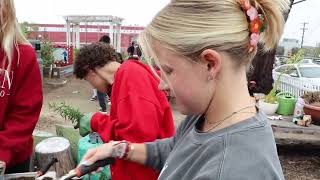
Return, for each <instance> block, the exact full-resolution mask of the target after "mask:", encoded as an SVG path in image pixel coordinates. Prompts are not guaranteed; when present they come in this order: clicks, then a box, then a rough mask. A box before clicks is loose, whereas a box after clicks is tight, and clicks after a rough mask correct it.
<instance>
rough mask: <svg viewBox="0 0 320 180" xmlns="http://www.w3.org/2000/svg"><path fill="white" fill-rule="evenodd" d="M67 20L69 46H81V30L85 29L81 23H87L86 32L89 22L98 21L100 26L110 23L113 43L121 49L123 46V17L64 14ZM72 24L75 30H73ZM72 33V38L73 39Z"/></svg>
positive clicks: (116, 47)
mask: <svg viewBox="0 0 320 180" xmlns="http://www.w3.org/2000/svg"><path fill="white" fill-rule="evenodd" d="M64 19H65V21H66V29H67V32H66V33H67V34H66V38H67V39H66V42H67V45H68V46H71V45H72V46H74V47H75V48H80V31H81V32H83V30H82V29H81V28H80V24H85V30H84V31H85V32H87V25H88V23H97V24H98V26H99V25H101V24H103V25H105V24H107V25H109V29H108V31H107V32H108V33H109V36H110V40H111V44H112V45H113V47H114V48H115V49H116V50H117V51H120V46H121V24H122V21H123V18H120V17H116V16H102V15H101V16H90V15H89V16H88V15H69V16H64ZM71 26H72V27H73V31H72V32H71ZM71 35H72V40H71Z"/></svg>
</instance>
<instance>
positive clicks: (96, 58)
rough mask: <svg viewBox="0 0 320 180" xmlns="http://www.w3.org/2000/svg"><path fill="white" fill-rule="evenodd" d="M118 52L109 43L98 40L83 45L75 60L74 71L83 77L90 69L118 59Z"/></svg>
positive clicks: (80, 77) (79, 76)
mask: <svg viewBox="0 0 320 180" xmlns="http://www.w3.org/2000/svg"><path fill="white" fill-rule="evenodd" d="M116 57H117V54H116V52H115V50H114V49H113V48H112V47H111V46H110V45H108V44H106V43H102V42H98V43H92V44H90V45H86V46H84V47H82V48H81V49H80V51H79V53H78V54H77V56H76V59H75V62H74V72H73V74H74V75H76V77H77V78H79V79H83V78H84V77H86V76H87V74H88V72H89V70H95V68H97V67H103V66H104V65H106V64H108V63H109V62H111V61H116Z"/></svg>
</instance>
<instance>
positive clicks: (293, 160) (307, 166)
mask: <svg viewBox="0 0 320 180" xmlns="http://www.w3.org/2000/svg"><path fill="white" fill-rule="evenodd" d="M91 93H92V89H91V87H90V85H89V84H88V83H87V82H86V81H83V80H76V79H72V78H71V79H68V82H67V84H66V85H65V86H63V87H60V88H51V87H48V86H44V103H43V107H42V111H41V116H40V120H39V122H38V124H37V127H36V129H37V130H42V131H47V132H51V133H55V124H71V123H70V122H68V121H65V120H64V119H62V118H61V117H59V116H58V115H56V114H55V113H53V112H52V111H51V110H49V106H48V103H49V102H66V103H67V104H69V105H72V106H74V107H76V108H79V110H80V111H82V112H84V113H89V112H95V111H98V110H99V106H98V101H90V100H89V99H90V97H91ZM173 116H174V120H175V124H176V126H177V125H178V124H179V123H180V122H181V121H182V120H183V119H184V117H185V116H183V115H181V114H179V113H178V112H176V111H173ZM279 157H280V160H281V164H282V168H283V171H284V174H285V177H286V179H288V180H320V152H319V150H318V151H310V150H301V149H300V150H299V149H287V148H282V147H281V148H279Z"/></svg>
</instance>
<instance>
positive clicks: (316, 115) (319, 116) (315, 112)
mask: <svg viewBox="0 0 320 180" xmlns="http://www.w3.org/2000/svg"><path fill="white" fill-rule="evenodd" d="M303 110H304V113H305V114H307V115H311V118H312V123H313V124H317V125H320V107H319V106H314V105H312V104H304V108H303Z"/></svg>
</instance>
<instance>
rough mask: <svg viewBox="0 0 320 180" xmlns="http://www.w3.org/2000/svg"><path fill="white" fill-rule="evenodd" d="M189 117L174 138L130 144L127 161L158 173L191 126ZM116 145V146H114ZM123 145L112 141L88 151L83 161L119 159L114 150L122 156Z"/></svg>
mask: <svg viewBox="0 0 320 180" xmlns="http://www.w3.org/2000/svg"><path fill="white" fill-rule="evenodd" d="M192 119H194V118H192V117H191V116H190V117H188V118H187V119H186V120H185V121H184V122H183V123H181V125H180V126H179V127H178V129H177V131H176V134H175V136H173V137H171V138H167V139H160V140H156V141H154V142H149V143H132V144H131V148H129V151H128V156H127V160H129V161H132V162H136V163H139V164H143V165H145V166H148V167H152V168H154V169H156V170H157V171H160V170H161V169H162V167H163V166H164V164H165V161H166V159H167V157H168V155H169V154H170V152H171V151H172V149H173V147H174V145H175V143H176V142H177V141H178V139H179V138H180V137H181V136H183V133H184V132H185V131H186V130H187V129H188V128H190V127H191V125H192V124H193V122H192V121H190V120H192ZM115 144H116V145H115ZM125 145H126V144H125V143H119V141H112V142H110V143H106V144H104V145H101V146H99V147H98V148H96V149H91V150H89V151H88V152H87V153H86V155H85V156H84V157H83V161H87V162H88V164H91V163H93V162H96V161H98V160H101V159H105V158H107V157H115V158H119V157H118V156H117V155H116V154H119V153H116V149H118V150H119V149H120V150H121V151H122V153H120V154H123V153H124V152H126V151H125V149H126V148H125Z"/></svg>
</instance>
